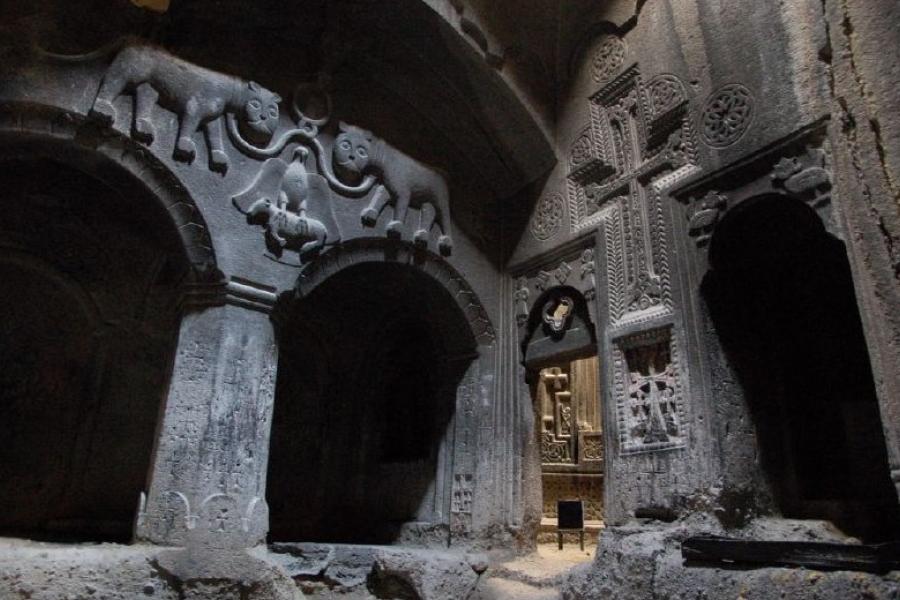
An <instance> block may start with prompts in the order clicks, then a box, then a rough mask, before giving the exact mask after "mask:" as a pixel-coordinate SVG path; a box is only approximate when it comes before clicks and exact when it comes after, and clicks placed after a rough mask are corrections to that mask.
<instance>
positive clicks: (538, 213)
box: [531, 192, 564, 242]
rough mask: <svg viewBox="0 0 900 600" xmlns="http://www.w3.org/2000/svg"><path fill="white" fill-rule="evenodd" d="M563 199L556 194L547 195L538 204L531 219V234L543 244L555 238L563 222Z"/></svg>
mask: <svg viewBox="0 0 900 600" xmlns="http://www.w3.org/2000/svg"><path fill="white" fill-rule="evenodd" d="M563 213H564V208H563V199H562V196H560V195H559V194H557V193H555V192H554V193H552V194H547V195H546V196H544V197H543V198H541V199H540V201H539V202H538V205H537V208H536V210H535V212H534V216H532V218H531V233H532V235H534V237H535V238H537V239H538V240H540V241H542V242H544V241H547V240H549V239H550V238H552V237H553V236H555V235H556V234H557V233H558V232H559V229H560V226H561V225H562V221H563Z"/></svg>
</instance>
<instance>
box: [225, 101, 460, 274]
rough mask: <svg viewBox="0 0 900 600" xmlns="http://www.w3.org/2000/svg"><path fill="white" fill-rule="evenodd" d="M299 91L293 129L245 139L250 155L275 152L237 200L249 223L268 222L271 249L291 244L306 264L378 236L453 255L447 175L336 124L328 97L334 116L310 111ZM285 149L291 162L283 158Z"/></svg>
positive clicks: (265, 225) (243, 147)
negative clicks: (257, 141) (262, 139)
mask: <svg viewBox="0 0 900 600" xmlns="http://www.w3.org/2000/svg"><path fill="white" fill-rule="evenodd" d="M300 90H301V86H298V89H297V90H296V91H295V94H294V99H293V105H292V109H293V115H294V121H295V127H294V128H292V129H289V130H288V131H285V132H284V133H281V134H280V135H279V134H278V132H275V135H274V136H273V138H274V139H275V141H274V142H272V143H271V144H270V145H269V146H268V147H265V148H259V147H256V146H253V145H251V144H248V143H241V144H240V145H239V146H240V149H241V150H242V151H243V152H245V153H246V154H249V155H251V156H255V157H257V158H265V157H270V158H268V159H267V160H266V161H265V162H264V163H263V166H262V168H261V169H260V172H259V174H258V175H257V176H256V178H255V179H254V180H253V182H252V183H251V184H250V186H249V187H247V188H246V189H244V190H243V191H241V192H240V193H238V194H236V195H235V196H234V197H233V198H232V202H233V204H234V206H235V207H236V208H237V209H238V210H240V211H241V212H242V213H244V214H245V215H246V217H247V221H248V223H250V224H255V225H260V226H262V227H263V228H264V230H265V238H266V247H267V249H268V250H269V251H270V252H271V254H273V255H274V256H275V257H277V258H279V259H280V258H281V257H282V254H283V253H284V251H285V250H290V251H296V252H297V253H298V254H299V259H300V264H301V265H302V264H305V263H308V262H309V261H310V260H312V259H313V258H315V256H317V255H318V254H319V253H320V252H321V251H323V250H324V249H325V248H327V247H329V246H332V245H335V244H338V243H340V242H341V241H343V240H346V239H348V238H364V237H371V236H372V235H373V234H374V235H376V236H384V237H387V238H390V239H394V240H405V241H408V242H412V243H413V244H414V245H415V246H417V247H419V248H423V249H425V248H429V247H431V248H432V249H433V250H434V251H435V252H437V253H439V254H441V255H443V256H448V255H450V254H451V252H452V249H453V240H452V237H451V232H450V208H449V191H448V187H447V182H446V179H445V177H444V175H443V174H441V172H439V171H438V170H437V169H434V168H432V167H429V166H427V165H425V164H423V163H421V162H419V161H417V160H415V159H414V158H412V157H410V156H407V155H406V154H404V153H402V152H400V151H399V150H397V149H396V148H394V147H393V146H391V145H390V144H388V143H387V142H386V141H384V140H382V139H379V138H377V137H375V136H374V135H373V134H372V132H370V131H367V130H365V129H362V128H360V127H356V126H353V125H348V124H345V123H342V122H338V123H335V124H334V126H333V127H329V122H330V112H331V99H330V98H328V97H327V96H326V97H325V102H324V103H323V104H324V105H325V106H327V107H328V109H327V111H326V112H327V114H326V115H325V116H324V117H318V118H313V117H309V116H307V115H306V114H304V112H303V110H302V109H301V108H300V107H299V106H298V98H299V97H300V96H301V95H302V94H301V93H300ZM319 93H322V92H319ZM322 95H323V96H325V94H324V93H322ZM232 129H233V128H232ZM323 129H325V130H326V131H322V130H323ZM329 147H330V148H329ZM285 154H289V155H290V156H291V157H292V158H291V159H290V162H286V161H285V160H283V159H282V158H281V156H283V155H285ZM307 158H309V161H307ZM307 162H309V163H310V164H309V165H308V164H307ZM313 164H314V166H315V172H314V171H313V170H312V167H313Z"/></svg>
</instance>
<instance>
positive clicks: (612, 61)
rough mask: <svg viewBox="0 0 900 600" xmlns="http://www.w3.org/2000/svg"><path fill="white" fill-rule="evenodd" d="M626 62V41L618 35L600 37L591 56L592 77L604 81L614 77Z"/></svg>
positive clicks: (596, 80)
mask: <svg viewBox="0 0 900 600" xmlns="http://www.w3.org/2000/svg"><path fill="white" fill-rule="evenodd" d="M624 62H625V41H624V40H623V39H622V38H620V37H618V36H616V35H604V36H602V37H601V38H600V40H599V42H598V44H597V47H596V49H595V50H594V54H593V56H592V57H591V78H592V79H593V80H594V81H595V82H597V83H604V82H605V81H607V80H609V79H610V78H611V77H613V76H614V75H615V74H616V73H617V72H618V71H619V69H620V68H621V67H622V64H623V63H624Z"/></svg>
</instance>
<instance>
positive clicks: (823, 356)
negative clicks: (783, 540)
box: [703, 195, 900, 541]
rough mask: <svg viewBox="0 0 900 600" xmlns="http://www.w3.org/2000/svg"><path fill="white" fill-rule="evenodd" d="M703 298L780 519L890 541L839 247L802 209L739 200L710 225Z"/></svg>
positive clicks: (778, 201)
mask: <svg viewBox="0 0 900 600" xmlns="http://www.w3.org/2000/svg"><path fill="white" fill-rule="evenodd" d="M710 264H711V267H712V270H711V272H710V273H709V274H708V275H707V277H706V279H705V280H704V283H703V294H704V297H705V299H706V301H707V304H708V307H709V311H710V315H711V317H712V319H713V322H714V324H715V328H716V331H717V332H718V335H719V338H720V340H721V343H722V346H723V348H724V350H725V353H726V355H727V357H728V360H729V361H730V362H731V363H732V365H733V368H734V370H735V372H736V373H737V375H738V377H739V380H740V384H741V386H742V388H743V390H744V393H745V396H746V398H747V402H748V404H749V408H750V410H751V412H752V415H753V418H754V421H755V424H756V431H757V438H758V441H759V445H760V453H761V460H762V465H763V468H764V470H765V473H766V475H767V477H768V478H769V480H770V483H771V486H772V489H773V492H774V494H775V497H776V501H777V503H778V505H779V508H780V509H781V511H782V513H783V514H784V515H785V516H786V517H794V518H818V519H828V520H830V521H832V522H834V523H835V524H837V525H838V526H839V527H841V528H842V529H843V530H844V531H846V532H847V533H849V534H852V535H855V536H859V537H862V538H863V539H865V540H869V541H877V540H883V539H888V538H896V537H898V531H900V507H898V503H897V497H896V494H895V492H894V489H893V486H892V484H891V481H890V476H889V468H888V463H887V451H886V447H885V442H884V435H883V433H882V428H881V422H880V415H879V409H878V402H877V397H876V394H875V389H874V382H873V378H872V373H871V369H870V365H869V356H868V350H867V346H866V342H865V339H864V338H863V331H862V325H861V322H860V317H859V310H858V308H857V305H856V297H855V294H854V289H853V282H852V279H851V274H850V267H849V263H848V261H847V256H846V251H845V248H844V245H843V244H842V243H841V242H840V241H839V240H837V239H835V238H834V237H832V236H831V235H829V234H828V233H827V232H826V231H825V229H824V227H823V225H822V222H821V221H820V220H819V218H818V217H817V216H816V214H815V213H814V212H813V211H812V209H810V208H809V207H808V206H806V205H805V204H803V203H802V202H800V201H797V200H794V199H791V198H787V197H784V196H777V195H770V196H763V197H759V198H754V199H750V200H747V201H746V202H744V203H742V204H741V205H740V206H738V207H736V208H735V209H733V210H732V211H731V212H729V213H728V214H727V216H726V218H725V219H724V220H723V221H722V222H721V223H720V224H719V226H718V227H717V229H716V233H715V236H714V238H713V240H712V244H711V246H710Z"/></svg>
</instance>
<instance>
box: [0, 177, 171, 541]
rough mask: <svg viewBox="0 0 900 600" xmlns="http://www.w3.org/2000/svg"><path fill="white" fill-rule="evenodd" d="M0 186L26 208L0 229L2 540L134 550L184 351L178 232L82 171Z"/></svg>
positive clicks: (153, 209)
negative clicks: (172, 380) (162, 413)
mask: <svg viewBox="0 0 900 600" xmlns="http://www.w3.org/2000/svg"><path fill="white" fill-rule="evenodd" d="M0 173H2V175H0V189H2V190H3V194H4V196H5V197H6V201H7V202H8V203H9V205H10V206H18V207H19V208H20V210H8V211H7V212H5V213H4V218H3V223H2V224H0V280H2V281H3V285H2V286H0V364H2V365H3V368H2V369H0V440H3V443H2V444H0V481H2V482H3V484H2V486H0V535H10V536H18V537H27V538H31V539H38V540H47V541H63V542H69V541H72V542H81V541H111V542H127V541H130V539H131V536H132V532H133V523H134V519H135V512H136V510H137V507H138V502H139V498H140V494H141V491H142V490H143V489H144V487H145V482H146V478H147V473H148V469H149V464H150V456H151V452H152V448H153V442H154V437H155V432H156V427H157V418H158V412H159V407H160V403H161V400H162V398H163V397H164V395H165V392H166V389H167V384H168V378H169V374H170V370H171V365H172V361H173V358H174V352H175V339H176V335H177V325H178V320H177V311H176V310H175V309H176V307H177V301H178V298H179V297H180V295H179V290H180V286H181V281H182V279H183V278H184V277H185V276H186V273H187V265H186V262H185V261H184V260H183V258H181V256H179V251H178V243H179V242H178V238H177V232H174V231H173V230H174V228H173V227H172V226H171V223H170V222H167V221H166V216H165V215H164V213H163V211H162V210H159V209H157V205H156V203H155V200H154V199H153V198H149V197H146V195H141V193H140V192H139V191H137V190H134V191H132V190H129V191H128V192H127V193H126V192H124V191H119V190H118V189H113V188H112V187H110V186H108V185H107V184H106V183H104V182H103V181H101V180H100V179H97V178H94V177H93V176H91V175H89V174H86V173H84V172H82V171H79V170H77V169H75V168H73V167H69V166H67V165H64V164H61V163H57V162H54V161H51V160H48V159H29V160H8V161H5V162H3V163H2V168H0ZM23 207H24V209H22V208H23ZM166 232H169V233H168V234H167V233H166Z"/></svg>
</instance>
